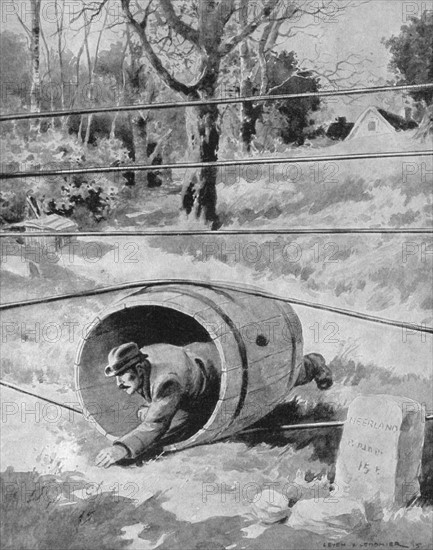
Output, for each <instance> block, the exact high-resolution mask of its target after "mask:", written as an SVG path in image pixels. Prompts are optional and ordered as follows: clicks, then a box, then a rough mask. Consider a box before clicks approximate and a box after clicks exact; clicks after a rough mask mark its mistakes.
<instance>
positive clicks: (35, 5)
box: [30, 0, 41, 113]
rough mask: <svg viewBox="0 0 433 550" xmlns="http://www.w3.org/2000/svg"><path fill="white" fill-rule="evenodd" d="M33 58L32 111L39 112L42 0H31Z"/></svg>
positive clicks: (31, 46) (31, 47)
mask: <svg viewBox="0 0 433 550" xmlns="http://www.w3.org/2000/svg"><path fill="white" fill-rule="evenodd" d="M30 7H31V18H32V26H31V43H30V49H31V60H32V85H31V89H30V111H31V112H32V113H38V112H40V110H41V74H40V26H41V21H40V11H41V0H31V2H30Z"/></svg>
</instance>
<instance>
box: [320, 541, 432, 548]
mask: <svg viewBox="0 0 433 550" xmlns="http://www.w3.org/2000/svg"><path fill="white" fill-rule="evenodd" d="M421 546H422V544H421V543H420V542H415V543H414V544H412V545H411V546H406V545H405V544H402V543H401V542H398V541H390V542H348V543H346V542H324V543H323V548H410V549H416V548H421Z"/></svg>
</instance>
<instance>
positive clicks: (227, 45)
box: [219, 0, 280, 57]
mask: <svg viewBox="0 0 433 550" xmlns="http://www.w3.org/2000/svg"><path fill="white" fill-rule="evenodd" d="M279 1H280V0H269V1H268V2H267V3H266V5H265V6H264V7H263V9H262V12H261V14H260V15H259V16H257V17H256V18H255V19H253V21H251V22H250V23H249V24H248V25H246V27H244V29H243V30H242V31H241V32H240V33H239V34H238V35H236V36H234V37H233V38H231V39H230V40H226V41H224V42H223V43H222V44H221V46H220V48H219V54H220V57H225V56H226V55H227V54H229V53H230V52H231V51H232V50H233V49H234V48H235V47H236V46H237V45H238V44H240V43H241V42H242V41H243V40H245V38H247V37H248V36H250V34H252V33H253V32H254V31H255V30H256V29H257V28H258V27H259V26H260V25H261V24H262V23H263V22H264V21H266V20H267V19H269V17H270V16H271V14H272V12H273V11H274V9H275V8H276V6H277V4H278V3H279Z"/></svg>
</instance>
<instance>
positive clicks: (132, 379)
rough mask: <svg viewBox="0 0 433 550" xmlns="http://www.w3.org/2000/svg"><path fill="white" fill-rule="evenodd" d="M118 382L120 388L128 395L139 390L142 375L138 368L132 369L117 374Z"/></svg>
mask: <svg viewBox="0 0 433 550" xmlns="http://www.w3.org/2000/svg"><path fill="white" fill-rule="evenodd" d="M116 383H117V387H118V388H119V390H123V391H125V392H126V393H127V394H128V395H132V394H133V393H135V392H136V391H138V390H139V388H140V386H141V376H140V375H139V373H138V370H137V369H135V368H134V369H130V370H127V371H126V372H124V373H122V374H121V375H119V376H116Z"/></svg>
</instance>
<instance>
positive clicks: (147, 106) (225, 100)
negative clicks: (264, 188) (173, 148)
mask: <svg viewBox="0 0 433 550" xmlns="http://www.w3.org/2000/svg"><path fill="white" fill-rule="evenodd" d="M430 89H433V83H425V84H409V85H402V86H373V87H367V88H345V89H342V90H321V91H318V92H302V93H296V94H275V95H257V96H239V97H220V98H215V99H208V100H200V101H197V100H191V101H171V102H163V103H140V104H137V105H117V106H110V107H92V108H82V109H59V110H52V111H43V112H39V113H13V114H8V115H0V122H8V121H13V120H31V119H38V118H53V117H63V116H70V115H90V114H96V113H116V112H117V113H120V112H125V111H126V112H127V111H153V110H161V109H179V108H183V107H199V106H205V105H231V104H239V103H248V102H257V103H264V102H268V101H287V100H292V99H306V98H319V97H333V96H351V95H363V94H377V93H384V92H400V91H401V92H417V91H422V90H430Z"/></svg>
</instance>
